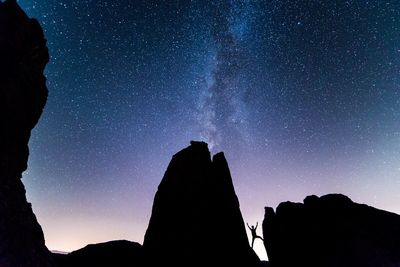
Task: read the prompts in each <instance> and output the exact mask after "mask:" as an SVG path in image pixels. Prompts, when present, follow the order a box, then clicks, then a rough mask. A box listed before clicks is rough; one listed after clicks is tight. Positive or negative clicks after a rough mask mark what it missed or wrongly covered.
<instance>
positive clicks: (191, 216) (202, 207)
mask: <svg viewBox="0 0 400 267" xmlns="http://www.w3.org/2000/svg"><path fill="white" fill-rule="evenodd" d="M143 247H144V250H145V253H146V255H148V257H149V258H148V260H149V261H150V264H151V265H152V266H161V265H162V266H246V267H251V266H259V264H260V261H259V259H258V257H257V256H256V254H255V253H254V251H253V250H252V249H251V248H250V246H249V243H248V239H247V235H246V229H245V225H244V222H243V218H242V215H241V212H240V209H239V201H238V198H237V197H236V194H235V190H234V188H233V184H232V178H231V175H230V172H229V168H228V164H227V162H226V160H225V157H224V154H223V153H219V154H216V155H215V156H214V157H213V159H212V160H211V157H210V152H209V151H208V148H207V144H206V143H202V142H191V146H189V147H188V148H186V149H183V150H182V151H180V152H179V153H177V154H176V155H174V156H173V158H172V160H171V162H170V164H169V166H168V169H167V171H166V173H165V175H164V178H163V179H162V181H161V183H160V185H159V187H158V191H157V193H156V196H155V199H154V204H153V211H152V215H151V219H150V223H149V227H148V229H147V232H146V235H145V239H144V243H143Z"/></svg>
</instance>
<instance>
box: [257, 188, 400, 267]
mask: <svg viewBox="0 0 400 267" xmlns="http://www.w3.org/2000/svg"><path fill="white" fill-rule="evenodd" d="M263 234H264V240H265V243H264V244H265V247H266V249H267V252H268V257H269V260H270V263H271V266H272V267H289V266H311V267H317V266H318V267H337V266H341V267H394V266H400V246H399V244H400V216H399V215H397V214H394V213H390V212H387V211H383V210H378V209H376V208H373V207H369V206H367V205H363V204H357V203H354V202H352V201H351V200H350V199H349V198H348V197H346V196H344V195H337V194H331V195H325V196H322V197H316V196H308V197H307V198H306V199H305V200H304V203H291V202H284V203H281V204H279V206H278V208H277V209H276V212H274V210H273V209H272V208H266V209H265V218H264V222H263Z"/></svg>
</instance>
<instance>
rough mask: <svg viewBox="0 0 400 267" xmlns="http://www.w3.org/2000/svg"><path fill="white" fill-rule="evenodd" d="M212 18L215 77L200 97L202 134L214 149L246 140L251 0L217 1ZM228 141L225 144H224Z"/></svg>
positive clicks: (209, 79) (213, 73)
mask: <svg viewBox="0 0 400 267" xmlns="http://www.w3.org/2000/svg"><path fill="white" fill-rule="evenodd" d="M212 8H213V10H212V20H211V31H210V35H211V39H212V41H213V42H212V45H213V46H212V48H213V50H214V51H215V52H214V53H213V54H212V58H213V60H212V61H211V63H212V64H211V75H210V76H211V77H208V79H207V80H206V88H205V90H204V95H203V99H200V100H201V102H200V111H199V117H200V123H202V126H203V131H202V132H201V135H200V137H201V138H202V139H204V140H205V141H206V142H207V143H208V144H209V146H210V148H211V149H213V150H214V149H215V150H219V149H221V148H222V147H224V146H226V145H227V144H232V143H234V144H237V143H238V141H239V143H240V141H243V139H244V138H245V136H244V135H243V133H242V132H243V129H244V127H243V125H242V124H243V123H244V122H245V120H246V117H245V111H244V110H245V109H246V107H245V103H244V100H243V98H244V97H245V95H246V90H247V88H246V87H245V85H243V83H240V79H243V78H244V77H243V75H242V74H243V73H242V70H243V69H245V68H246V67H247V62H246V52H247V51H243V50H244V49H245V47H244V46H243V45H242V42H241V41H242V38H243V36H244V35H245V34H246V32H245V31H246V30H245V29H246V27H247V25H246V23H247V21H248V20H249V19H250V18H249V17H248V16H249V14H250V12H249V11H248V9H250V8H251V7H250V3H249V2H248V1H237V2H229V1H228V2H223V1H222V2H219V3H218V4H215V5H213V7H212ZM224 143H225V145H224Z"/></svg>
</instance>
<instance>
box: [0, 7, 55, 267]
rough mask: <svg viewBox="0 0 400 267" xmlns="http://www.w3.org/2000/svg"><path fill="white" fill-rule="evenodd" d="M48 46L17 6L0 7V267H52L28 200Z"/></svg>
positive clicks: (44, 96)
mask: <svg viewBox="0 0 400 267" xmlns="http://www.w3.org/2000/svg"><path fill="white" fill-rule="evenodd" d="M48 60H49V55H48V51H47V47H46V40H45V38H44V36H43V32H42V29H41V27H40V25H39V23H38V22H37V21H36V20H35V19H31V18H28V17H27V15H26V14H25V13H24V12H23V11H22V10H21V8H20V7H19V6H18V5H17V3H16V1H15V0H14V1H12V0H8V1H5V2H4V3H2V2H0V127H1V131H0V266H1V267H19V266H22V267H31V266H32V267H33V266H40V267H46V266H50V257H51V254H50V252H49V251H48V250H47V248H46V247H45V243H44V237H43V232H42V229H41V227H40V225H39V224H38V222H37V220H36V217H35V215H34V214H33V212H32V208H31V205H30V203H28V202H27V200H26V197H25V188H24V185H23V184H22V182H21V177H22V172H23V171H25V170H26V168H27V161H28V155H29V150H28V141H29V137H30V133H31V130H32V128H33V127H34V126H35V125H36V123H37V122H38V120H39V117H40V115H41V113H42V109H43V107H44V105H45V103H46V99H47V88H46V83H45V81H46V79H45V77H44V75H43V70H44V68H45V66H46V64H47V62H48Z"/></svg>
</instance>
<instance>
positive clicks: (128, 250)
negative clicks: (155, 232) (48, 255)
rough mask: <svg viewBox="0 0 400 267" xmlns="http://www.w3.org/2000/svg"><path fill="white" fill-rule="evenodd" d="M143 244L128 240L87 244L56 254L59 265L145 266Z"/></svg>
mask: <svg viewBox="0 0 400 267" xmlns="http://www.w3.org/2000/svg"><path fill="white" fill-rule="evenodd" d="M142 250H143V249H142V246H141V245H140V244H139V243H136V242H130V241H127V240H118V241H110V242H105V243H99V244H91V245H87V246H86V247H84V248H81V249H79V250H76V251H73V252H71V253H69V254H67V255H62V254H54V258H55V260H54V261H55V264H56V266H57V267H88V266H96V267H101V266H104V267H106V266H107V267H110V266H112V267H139V266H143V251H142Z"/></svg>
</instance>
